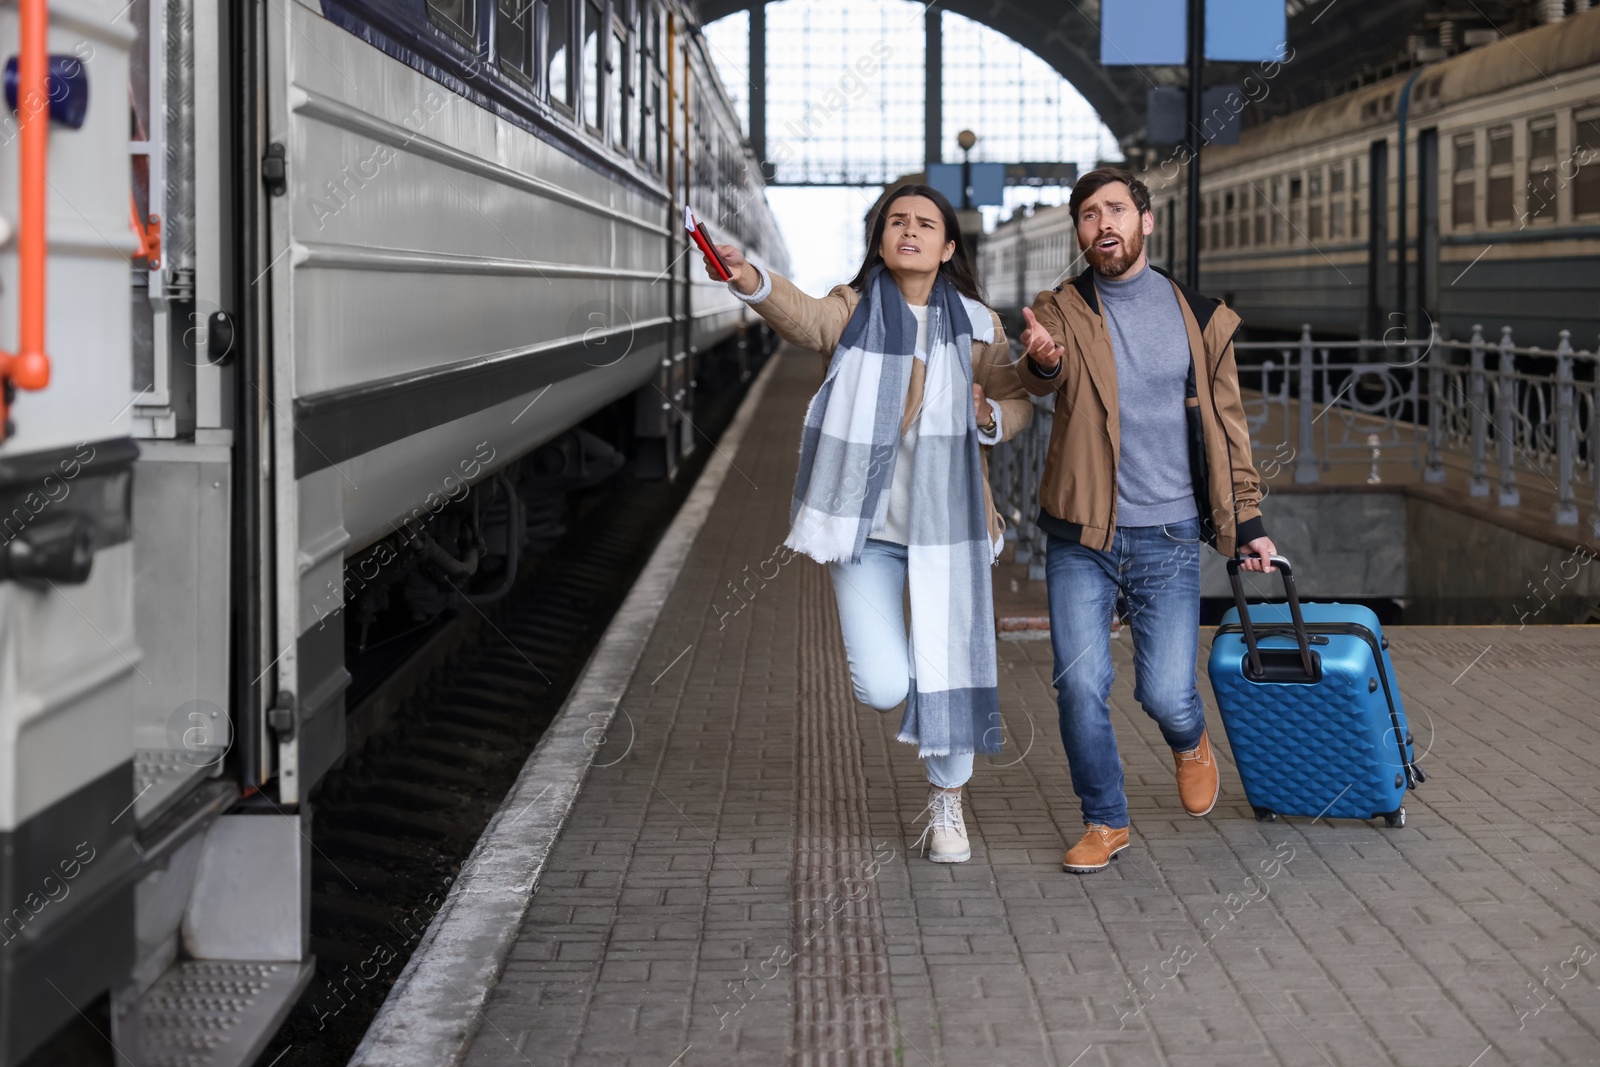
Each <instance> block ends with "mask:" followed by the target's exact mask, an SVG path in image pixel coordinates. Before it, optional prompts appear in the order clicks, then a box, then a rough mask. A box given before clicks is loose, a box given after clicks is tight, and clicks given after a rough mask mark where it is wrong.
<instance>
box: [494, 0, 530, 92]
mask: <svg viewBox="0 0 1600 1067" xmlns="http://www.w3.org/2000/svg"><path fill="white" fill-rule="evenodd" d="M537 14H538V13H537V12H536V11H535V10H534V7H533V4H532V3H530V2H529V0H499V2H498V3H496V4H495V25H494V42H495V43H494V48H495V55H496V57H497V58H498V59H499V62H500V69H501V70H506V71H510V72H511V73H512V74H514V75H516V76H517V77H519V78H522V79H525V80H526V79H529V78H532V77H533V22H534V18H535V16H536V15H537Z"/></svg>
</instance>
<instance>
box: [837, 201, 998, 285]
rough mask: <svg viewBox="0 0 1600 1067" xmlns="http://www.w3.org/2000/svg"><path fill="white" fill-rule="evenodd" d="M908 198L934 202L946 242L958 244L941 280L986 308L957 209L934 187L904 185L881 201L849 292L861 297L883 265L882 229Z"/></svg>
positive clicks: (941, 269)
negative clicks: (894, 209) (874, 271)
mask: <svg viewBox="0 0 1600 1067" xmlns="http://www.w3.org/2000/svg"><path fill="white" fill-rule="evenodd" d="M908 196H924V197H927V198H928V199H929V200H932V201H933V203H934V206H935V207H937V208H938V209H939V214H940V216H941V217H943V219H944V237H945V240H947V241H954V242H955V243H956V254H955V255H953V256H951V257H950V259H949V262H946V263H941V264H939V276H940V277H942V278H944V280H945V281H947V282H949V283H950V284H951V285H953V286H955V287H956V292H958V293H960V294H961V295H962V296H967V297H971V298H972V299H973V300H976V301H978V302H979V303H980V304H986V303H987V301H986V300H985V299H984V297H983V289H982V288H981V287H980V286H979V285H978V272H977V271H975V270H974V269H973V268H972V251H971V249H969V248H968V247H967V242H966V239H965V238H964V237H962V235H961V225H960V223H959V222H957V220H956V209H955V208H953V207H951V206H950V201H949V200H947V199H945V195H944V194H943V193H941V192H940V191H939V190H937V189H935V188H933V186H931V185H902V186H900V187H899V188H897V189H895V190H894V191H893V192H891V193H890V194H889V195H888V196H885V197H884V198H883V199H882V200H880V201H878V206H877V207H876V208H874V209H873V211H872V214H871V215H869V216H867V255H866V258H865V259H863V260H862V261H861V269H860V270H858V271H856V276H855V277H854V278H852V279H850V288H852V289H854V290H855V291H856V292H858V293H859V292H862V291H863V290H864V289H866V286H867V276H868V275H869V274H871V273H872V268H873V267H875V266H877V265H878V264H879V263H882V262H883V256H882V255H880V254H879V252H878V248H879V247H880V246H881V245H882V244H883V228H884V226H885V225H887V224H888V221H889V209H890V208H891V207H893V206H894V202H895V201H896V200H900V199H903V198H904V197H908Z"/></svg>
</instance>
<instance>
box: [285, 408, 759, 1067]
mask: <svg viewBox="0 0 1600 1067" xmlns="http://www.w3.org/2000/svg"><path fill="white" fill-rule="evenodd" d="M743 395H744V387H743V386H740V387H738V388H729V389H725V390H723V391H722V392H721V393H720V394H719V395H717V396H715V397H713V398H709V399H704V398H703V399H702V400H701V401H700V409H701V412H702V420H701V421H700V422H698V423H697V428H698V429H700V430H702V431H703V433H702V435H701V437H700V444H701V446H702V447H700V448H699V449H697V450H696V452H695V454H694V456H693V457H692V458H691V460H690V461H689V462H688V463H687V464H686V465H685V466H684V468H683V469H682V470H681V471H680V473H679V476H678V478H677V479H676V480H675V481H674V482H672V483H667V482H659V481H657V482H642V481H634V480H632V479H631V477H629V476H628V475H627V474H626V473H623V474H622V475H619V476H618V477H615V478H613V479H612V480H611V482H610V483H608V484H607V485H605V486H602V487H598V488H597V489H595V490H588V491H585V492H584V493H582V494H574V497H573V500H572V505H573V507H572V513H573V517H572V520H571V522H570V524H569V529H568V531H567V533H566V534H565V535H564V536H563V537H562V539H561V540H560V541H559V542H557V543H556V544H555V545H554V547H552V548H551V549H549V550H548V551H547V552H546V553H544V555H543V556H542V557H541V558H539V559H537V560H530V561H528V562H527V564H526V565H525V566H524V567H523V569H522V575H521V577H520V578H519V580H518V582H517V585H516V587H515V588H514V589H513V590H512V592H511V593H510V594H509V595H508V596H507V597H506V599H505V600H503V601H501V602H499V603H497V604H494V605H491V606H489V607H487V608H484V609H482V610H481V611H480V610H479V609H476V608H473V607H471V606H463V607H462V608H461V609H460V610H461V611H462V612H464V613H466V615H467V616H469V618H468V619H466V620H465V622H466V624H467V625H468V626H469V627H471V633H470V636H468V637H467V638H465V639H464V640H462V641H461V642H460V644H458V645H457V647H456V648H455V649H454V651H452V652H450V653H449V654H448V655H447V656H445V658H444V659H443V660H442V661H440V662H439V663H438V664H437V665H435V666H433V667H432V668H431V669H429V670H427V671H426V673H424V674H422V675H421V680H420V681H419V682H418V683H417V684H416V685H415V686H414V687H413V688H412V689H411V690H410V692H409V693H407V694H405V695H404V696H403V697H402V698H401V699H400V700H399V702H398V706H397V710H396V711H395V713H394V714H393V716H392V718H391V719H390V720H389V721H388V723H387V725H386V727H385V728H384V729H383V730H381V732H378V733H375V734H374V735H372V736H371V737H370V738H368V740H367V741H366V743H365V745H364V746H363V747H362V748H361V749H360V751H358V752H355V753H353V754H352V755H351V756H350V757H349V758H348V759H347V761H346V763H345V765H344V766H343V767H342V768H340V769H338V770H336V771H334V772H333V773H331V774H330V775H329V777H328V779H327V780H326V782H325V784H324V785H323V787H322V788H321V789H320V790H319V792H318V793H317V794H316V795H315V796H314V797H313V798H312V802H311V803H312V809H313V812H314V818H313V820H312V826H313V830H312V880H311V884H312V893H311V913H312V918H311V931H312V934H311V948H312V951H313V952H314V953H315V954H316V957H317V974H316V977H315V978H314V979H313V980H312V983H311V986H310V988H309V989H308V990H307V992H306V994H305V996H304V997H302V998H301V1000H300V1001H299V1003H297V1004H296V1006H295V1008H294V1010H293V1011H292V1012H291V1014H290V1016H289V1018H288V1020H287V1021H286V1022H285V1024H284V1026H283V1027H282V1029H281V1030H280V1031H279V1032H278V1034H277V1036H276V1037H275V1039H274V1040H273V1041H272V1042H270V1043H269V1045H268V1046H267V1051H266V1052H265V1053H263V1055H262V1056H261V1058H260V1059H259V1060H258V1061H257V1067H342V1065H343V1064H345V1063H346V1062H347V1061H348V1060H349V1058H350V1055H351V1053H352V1052H354V1050H355V1047H356V1045H357V1044H359V1043H360V1040H361V1037H362V1035H363V1034H364V1033H365V1032H366V1028H367V1025H368V1024H369V1023H370V1022H371V1020H372V1018H373V1017H374V1016H375V1015H376V1014H377V1012H378V1009H379V1007H380V1006H381V1005H382V1003H383V1000H384V998H385V997H386V996H387V995H388V992H389V988H390V986H391V985H393V983H394V981H395V979H396V978H397V977H398V976H399V974H400V972H401V970H402V969H403V968H404V967H405V965H406V961H407V960H408V959H409V958H410V955H411V952H412V950H413V949H414V948H415V947H416V945H417V941H418V939H419V938H420V937H421V936H422V934H423V932H424V931H425V930H426V929H427V926H428V923H429V922H430V921H431V920H432V918H433V914H434V912H435V910H436V909H437V908H438V907H439V905H440V904H442V903H443V901H444V898H445V895H446V894H447V893H448V892H449V888H450V884H451V882H452V881H453V880H454V877H455V875H456V874H457V873H458V872H459V871H460V868H461V864H462V862H463V861H465V859H466V858H467V855H468V853H470V852H471V851H472V848H473V845H474V844H475V843H476V842H477V839H478V836H479V834H480V833H481V832H482V830H483V828H484V826H485V825H487V823H488V821H489V818H490V816H492V815H493V813H494V812H495V810H496V809H497V808H498V807H499V805H500V803H501V801H502V800H503V798H504V796H505V793H506V791H507V789H509V788H510V786H511V784H512V782H513V781H514V780H515V779H516V776H517V773H518V771H519V770H520V769H521V767H522V765H523V762H524V761H525V760H526V758H527V756H528V753H529V752H531V751H532V749H533V747H534V745H535V744H537V742H538V740H539V737H540V735H541V734H542V733H543V732H544V729H545V728H546V727H547V726H548V725H549V723H550V721H551V720H552V719H553V718H554V717H555V715H556V713H557V712H558V711H559V710H560V708H561V705H562V702H563V701H564V700H565V699H566V696H567V693H568V691H569V690H570V689H571V688H572V685H573V684H574V682H576V680H577V677H578V674H579V673H580V672H581V671H582V669H583V665H584V663H585V662H586V661H587V660H588V657H589V654H590V652H591V651H592V649H593V648H594V646H595V644H596V643H597V642H598V641H599V639H600V636H601V635H602V634H603V633H604V631H605V628H606V626H607V625H608V624H609V623H610V620H611V616H612V615H613V614H614V613H615V611H616V609H617V608H618V606H620V605H621V603H622V601H623V599H624V597H625V596H626V595H627V592H628V590H629V588H630V587H631V586H632V584H633V581H634V578H635V577H636V576H637V574H638V572H639V571H640V569H641V568H642V567H643V565H644V563H645V561H646V560H647V559H648V558H649V555H650V552H651V551H652V550H653V548H654V547H655V544H656V542H657V540H658V539H659V538H660V535H661V533H662V532H663V531H664V530H665V529H666V527H667V525H668V524H669V523H670V522H671V520H672V517H673V515H674V514H675V513H676V512H677V509H678V506H679V505H680V504H681V503H682V501H683V498H684V497H685V496H686V495H687V493H688V490H689V488H690V486H692V485H693V483H694V480H695V477H696V476H697V475H698V474H699V472H700V469H701V467H702V466H703V465H704V463H705V461H706V458H707V457H708V456H709V455H710V454H711V452H712V449H711V447H710V441H713V440H714V439H715V438H717V437H719V436H720V435H721V433H722V430H723V428H724V427H726V425H727V424H728V422H729V421H731V419H732V417H733V413H734V411H735V410H736V409H737V407H738V403H739V401H740V399H742V397H743Z"/></svg>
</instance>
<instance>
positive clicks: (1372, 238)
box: [1366, 141, 1392, 338]
mask: <svg viewBox="0 0 1600 1067" xmlns="http://www.w3.org/2000/svg"><path fill="white" fill-rule="evenodd" d="M1367 222H1368V224H1367V328H1366V336H1367V337H1369V338H1375V337H1381V336H1383V331H1384V327H1385V326H1387V325H1388V323H1387V321H1386V313H1387V311H1388V307H1387V305H1388V301H1389V296H1390V293H1391V292H1392V289H1391V282H1390V278H1389V274H1390V271H1389V142H1388V141H1373V142H1372V147H1371V149H1370V150H1369V152H1368V155H1367Z"/></svg>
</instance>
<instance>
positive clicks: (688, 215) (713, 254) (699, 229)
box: [683, 204, 733, 282]
mask: <svg viewBox="0 0 1600 1067" xmlns="http://www.w3.org/2000/svg"><path fill="white" fill-rule="evenodd" d="M683 228H684V229H686V230H688V231H689V235H690V236H691V237H693V238H694V243H695V244H697V245H699V246H700V251H702V252H704V253H705V255H706V258H707V259H709V260H711V262H712V264H713V265H714V266H715V267H716V268H717V273H718V274H719V275H721V276H722V280H723V281H725V282H731V281H733V274H732V272H730V271H729V270H728V265H727V264H726V263H724V262H723V261H722V257H721V256H719V255H718V254H717V248H716V246H715V245H713V244H712V243H711V235H710V234H709V233H707V232H706V224H705V223H703V222H701V221H700V220H699V219H697V218H695V217H694V210H693V209H692V208H690V207H689V206H688V205H687V204H685V205H684V208H683Z"/></svg>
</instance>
